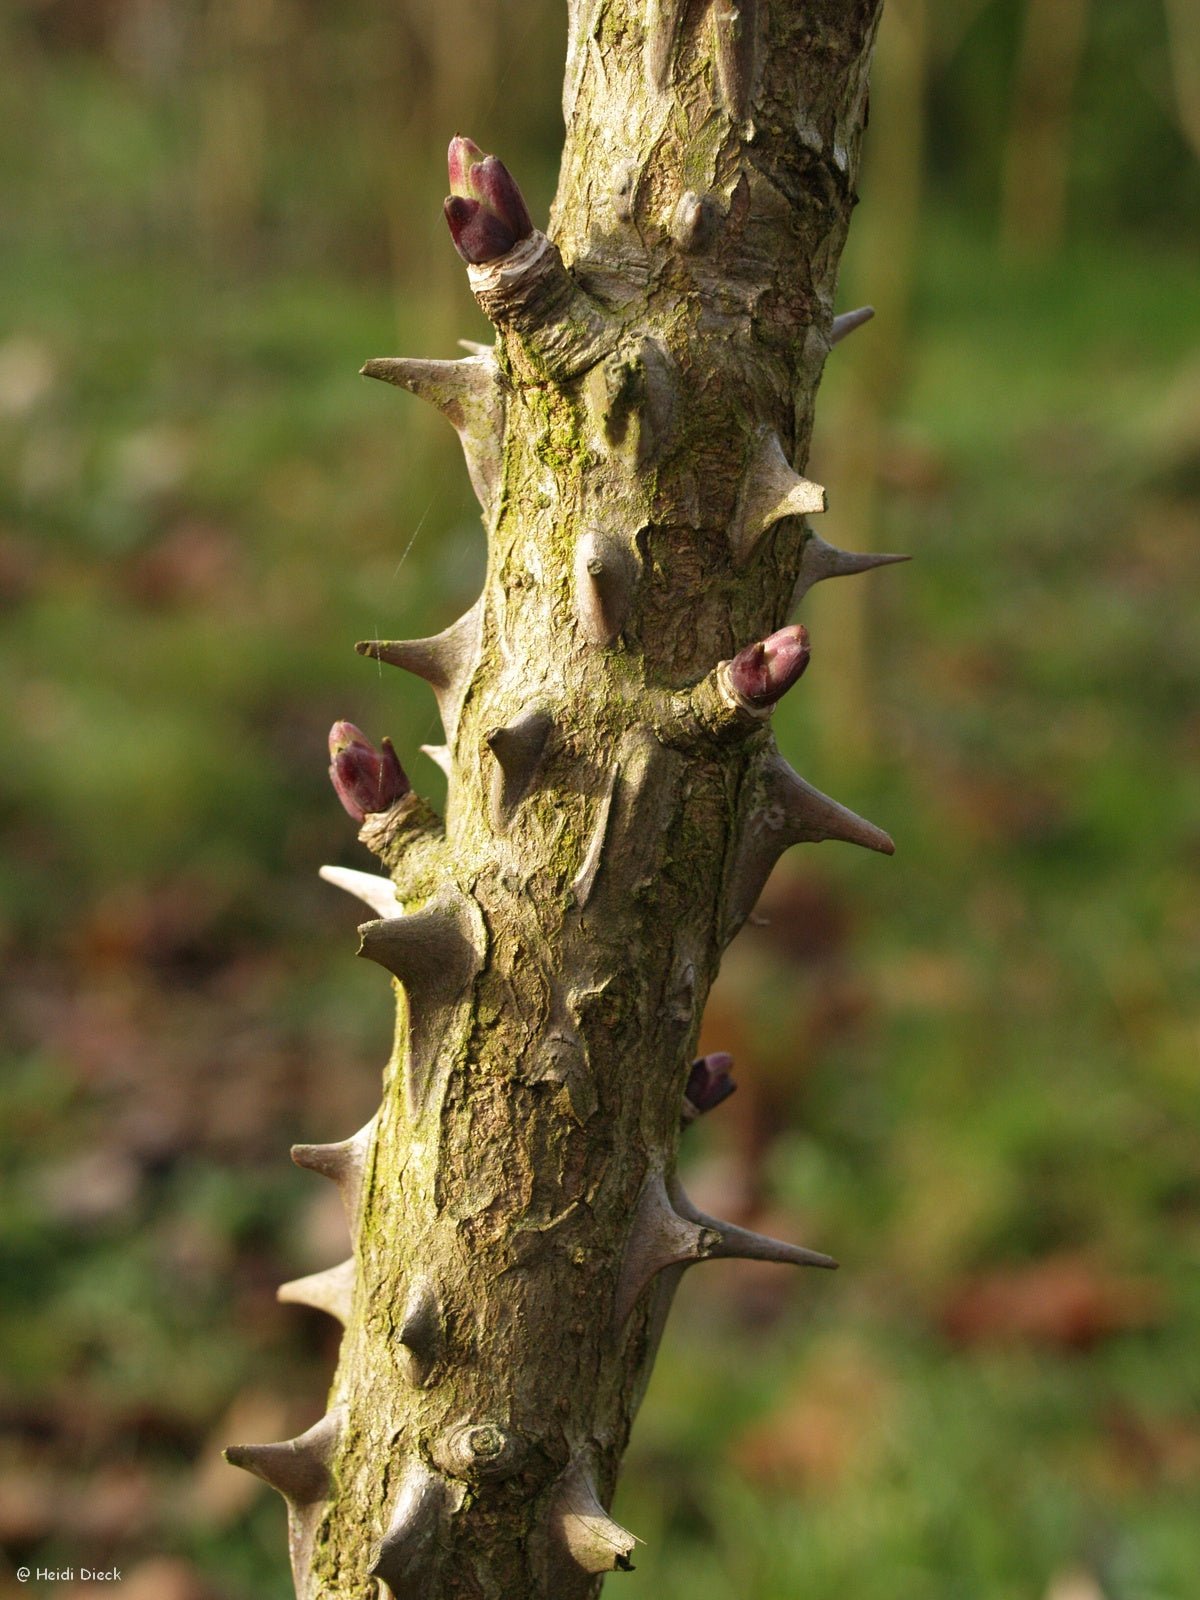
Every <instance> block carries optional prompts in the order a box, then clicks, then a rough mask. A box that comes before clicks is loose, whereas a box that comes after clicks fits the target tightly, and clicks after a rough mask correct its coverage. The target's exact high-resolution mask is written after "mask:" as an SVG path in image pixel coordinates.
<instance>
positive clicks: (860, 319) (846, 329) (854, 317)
mask: <svg viewBox="0 0 1200 1600" xmlns="http://www.w3.org/2000/svg"><path fill="white" fill-rule="evenodd" d="M874 315H875V307H874V306H859V307H858V309H857V310H855V311H843V312H842V314H841V316H840V317H834V319H833V326H832V327H831V328H830V330H829V343H830V346H831V347H832V346H833V345H835V344H841V342H842V340H843V339H844V338H845V337H846V336H847V334H851V333H853V332H854V330H855V328H861V327H862V325H863V323H864V322H870V320H871V318H872V317H873V316H874Z"/></svg>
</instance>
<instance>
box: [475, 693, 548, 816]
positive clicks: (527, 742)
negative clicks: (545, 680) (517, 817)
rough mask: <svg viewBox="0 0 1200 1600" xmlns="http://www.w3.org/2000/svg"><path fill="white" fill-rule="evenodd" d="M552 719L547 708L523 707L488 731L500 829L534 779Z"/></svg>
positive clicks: (494, 808) (493, 812)
mask: <svg viewBox="0 0 1200 1600" xmlns="http://www.w3.org/2000/svg"><path fill="white" fill-rule="evenodd" d="M552 727H553V723H552V721H551V719H550V715H549V713H548V712H546V711H542V710H540V709H538V708H536V707H535V708H533V709H532V710H529V711H524V712H522V713H521V715H520V716H519V717H518V718H517V719H516V721H515V722H510V723H509V725H508V726H507V727H506V728H493V729H492V730H491V732H490V733H488V734H486V735H485V738H486V740H487V746H488V749H489V750H490V751H491V752H492V754H493V755H494V756H495V758H496V765H495V767H494V768H493V769H492V791H491V819H492V827H493V828H494V829H495V830H496V832H497V833H503V832H504V830H505V829H506V828H507V827H508V825H509V823H510V822H511V821H512V814H513V812H514V811H515V810H516V808H517V807H518V806H519V805H520V803H521V801H522V800H523V799H524V797H525V795H526V794H527V793H528V791H529V786H530V784H531V783H532V782H533V777H534V773H535V772H536V771H537V766H538V762H539V761H540V760H541V759H542V751H543V750H544V749H545V748H546V740H547V739H548V738H549V737H550V729H551V728H552Z"/></svg>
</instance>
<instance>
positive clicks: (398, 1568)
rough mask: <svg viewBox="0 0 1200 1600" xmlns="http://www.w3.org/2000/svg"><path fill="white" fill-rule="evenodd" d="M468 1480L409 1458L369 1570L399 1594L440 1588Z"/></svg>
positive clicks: (407, 1597) (405, 1599)
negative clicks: (440, 1569)
mask: <svg viewBox="0 0 1200 1600" xmlns="http://www.w3.org/2000/svg"><path fill="white" fill-rule="evenodd" d="M466 1492H467V1491H466V1485H465V1484H463V1483H454V1482H452V1481H451V1480H450V1479H447V1478H444V1477H443V1476H442V1474H441V1473H440V1472H431V1471H430V1469H429V1468H428V1467H427V1466H426V1465H425V1463H424V1462H423V1461H420V1460H412V1461H410V1462H409V1463H408V1467H407V1470H406V1471H405V1474H404V1478H403V1480H402V1482H401V1484H400V1493H399V1495H398V1497H397V1499H396V1504H395V1508H394V1509H393V1511H392V1518H391V1521H390V1522H389V1524H388V1530H387V1532H386V1533H385V1534H384V1536H383V1541H382V1543H381V1544H380V1547H379V1554H378V1555H377V1556H376V1558H375V1561H374V1564H373V1565H372V1567H371V1570H370V1574H369V1576H370V1577H372V1578H381V1579H382V1580H383V1582H384V1583H386V1584H387V1586H388V1588H389V1589H390V1590H391V1591H392V1593H393V1594H394V1595H396V1596H397V1600H411V1597H412V1596H416V1595H423V1594H432V1593H433V1592H434V1583H435V1572H436V1569H437V1566H438V1564H439V1561H440V1553H441V1544H442V1539H441V1535H442V1532H443V1529H444V1526H445V1524H446V1522H447V1521H448V1520H449V1518H450V1517H451V1516H452V1515H453V1514H454V1512H456V1511H457V1510H458V1509H459V1507H460V1506H461V1505H462V1503H463V1499H464V1498H465V1496H466Z"/></svg>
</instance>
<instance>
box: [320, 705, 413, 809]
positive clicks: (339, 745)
mask: <svg viewBox="0 0 1200 1600" xmlns="http://www.w3.org/2000/svg"><path fill="white" fill-rule="evenodd" d="M329 757H330V767H329V781H330V782H331V783H332V784H333V787H334V789H335V791H336V793H337V797H338V799H339V800H340V801H341V802H342V804H343V806H345V808H346V810H347V811H348V812H349V813H350V815H351V816H352V817H353V818H354V820H355V822H364V821H365V820H366V817H367V813H368V812H371V811H386V810H388V808H389V807H390V806H394V805H395V803H396V801H397V800H402V799H403V798H404V796H405V795H406V794H407V793H408V791H409V788H410V784H409V781H408V779H407V778H406V777H405V775H404V768H403V767H402V766H401V765H400V761H399V758H398V757H397V755H396V752H395V750H394V749H393V748H392V741H391V740H390V739H385V740H384V741H383V748H382V749H380V750H376V748H375V746H374V745H373V744H372V743H371V741H370V740H369V739H368V738H367V736H366V734H365V733H363V731H362V729H361V728H356V727H355V726H354V724H353V723H352V722H335V723H334V725H333V727H332V728H330V730H329Z"/></svg>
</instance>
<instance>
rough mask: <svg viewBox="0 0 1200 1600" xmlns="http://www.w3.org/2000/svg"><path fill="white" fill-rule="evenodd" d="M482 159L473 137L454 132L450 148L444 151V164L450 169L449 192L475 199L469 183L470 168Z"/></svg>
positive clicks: (480, 151)
mask: <svg viewBox="0 0 1200 1600" xmlns="http://www.w3.org/2000/svg"><path fill="white" fill-rule="evenodd" d="M482 160H483V151H482V150H481V149H480V148H479V146H478V145H477V144H476V143H475V141H474V139H468V138H466V137H465V135H463V134H461V133H456V134H455V135H454V137H453V139H451V141H450V148H449V150H447V152H446V165H447V167H448V168H449V169H450V193H451V194H462V195H466V196H467V197H468V198H469V199H477V198H478V196H477V195H476V193H475V190H474V188H473V187H472V185H471V168H472V167H474V166H478V164H479V162H481V161H482Z"/></svg>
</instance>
